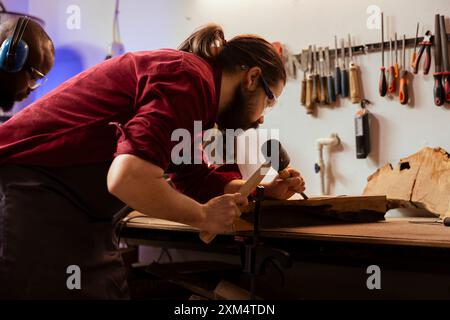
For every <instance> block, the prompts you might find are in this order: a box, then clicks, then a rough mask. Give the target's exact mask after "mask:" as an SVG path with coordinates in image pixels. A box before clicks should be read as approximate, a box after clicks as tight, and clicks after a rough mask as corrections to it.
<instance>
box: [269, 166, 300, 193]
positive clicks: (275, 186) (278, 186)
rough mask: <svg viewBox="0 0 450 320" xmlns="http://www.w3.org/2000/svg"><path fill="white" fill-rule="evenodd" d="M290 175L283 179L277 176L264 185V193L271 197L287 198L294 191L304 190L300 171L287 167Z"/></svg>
mask: <svg viewBox="0 0 450 320" xmlns="http://www.w3.org/2000/svg"><path fill="white" fill-rule="evenodd" d="M286 170H288V172H289V173H290V175H291V177H290V178H287V179H285V180H283V179H281V178H280V177H279V176H277V177H276V178H275V180H273V181H272V182H270V183H269V184H266V185H264V195H265V196H266V197H268V198H271V199H276V200H287V199H289V198H290V197H292V196H293V195H294V194H296V193H300V192H304V191H305V190H306V189H305V180H303V177H302V176H301V175H300V172H298V171H297V170H295V169H293V168H287V169H286Z"/></svg>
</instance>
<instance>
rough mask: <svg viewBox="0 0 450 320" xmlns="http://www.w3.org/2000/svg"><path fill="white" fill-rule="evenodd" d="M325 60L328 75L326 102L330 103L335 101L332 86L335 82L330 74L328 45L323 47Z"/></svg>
mask: <svg viewBox="0 0 450 320" xmlns="http://www.w3.org/2000/svg"><path fill="white" fill-rule="evenodd" d="M325 62H326V65H327V76H328V86H327V87H328V103H329V104H332V103H335V102H336V92H335V87H334V84H335V82H334V79H333V76H332V74H331V62H330V49H329V48H328V47H326V48H325Z"/></svg>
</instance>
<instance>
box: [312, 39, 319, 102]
mask: <svg viewBox="0 0 450 320" xmlns="http://www.w3.org/2000/svg"><path fill="white" fill-rule="evenodd" d="M313 48H314V49H313V65H314V66H313V68H314V72H313V76H312V78H313V94H312V101H313V103H316V102H319V97H320V76H319V70H318V64H319V61H318V59H317V50H316V46H315V45H314V46H313Z"/></svg>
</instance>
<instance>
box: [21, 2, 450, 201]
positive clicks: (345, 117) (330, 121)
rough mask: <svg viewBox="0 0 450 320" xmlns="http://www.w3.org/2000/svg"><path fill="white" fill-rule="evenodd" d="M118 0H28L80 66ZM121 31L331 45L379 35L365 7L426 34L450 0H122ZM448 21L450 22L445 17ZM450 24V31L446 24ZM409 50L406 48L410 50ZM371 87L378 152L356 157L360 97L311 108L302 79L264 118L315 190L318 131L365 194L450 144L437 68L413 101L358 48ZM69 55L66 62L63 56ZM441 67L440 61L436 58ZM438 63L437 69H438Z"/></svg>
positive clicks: (338, 185)
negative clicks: (387, 169) (421, 154)
mask: <svg viewBox="0 0 450 320" xmlns="http://www.w3.org/2000/svg"><path fill="white" fill-rule="evenodd" d="M114 2H115V1H114V0H95V1H93V0H90V1H88V0H78V1H77V0H29V9H30V12H31V13H32V14H35V15H38V16H40V17H42V18H44V19H45V20H46V21H47V26H48V30H49V33H50V35H51V36H52V37H53V38H54V39H55V42H56V44H57V46H58V47H70V48H72V50H74V51H75V52H78V53H79V56H80V61H81V65H82V67H83V68H85V67H89V66H92V65H94V64H95V63H97V62H100V61H101V60H102V59H103V57H104V55H105V52H106V47H107V45H108V43H109V42H111V31H110V29H111V21H112V16H113V7H114ZM121 2H122V8H121V20H120V21H121V29H122V30H121V31H122V38H123V41H124V42H125V45H126V48H127V49H128V50H142V49H154V48H160V47H176V46H177V45H178V44H179V43H180V42H181V41H182V40H183V39H184V38H185V37H186V36H188V35H189V34H190V32H191V31H192V30H194V29H195V28H197V27H199V26H201V25H202V24H205V23H207V22H217V23H220V24H222V25H223V26H224V29H225V33H226V37H228V38H231V37H232V36H234V35H237V34H241V33H256V34H260V35H262V36H264V37H266V38H267V39H268V40H270V41H276V40H278V41H281V42H283V43H285V44H287V45H288V46H289V47H290V48H291V49H292V50H293V51H295V52H299V51H300V50H301V49H302V48H306V47H307V46H308V45H310V44H317V46H330V47H333V46H334V39H333V36H334V35H335V34H336V35H338V36H339V37H347V34H348V33H349V32H350V33H351V34H352V36H353V39H354V42H355V44H362V43H364V42H365V43H370V42H375V41H379V31H378V30H368V29H367V27H366V20H367V18H368V14H367V13H366V9H367V7H368V6H370V5H378V6H380V7H381V9H382V10H383V11H384V12H385V16H386V17H387V20H388V22H387V31H388V32H389V33H390V34H393V32H398V34H399V36H401V35H402V34H403V33H406V35H407V37H413V36H414V34H415V26H416V22H417V21H419V22H420V23H421V28H420V34H423V33H424V31H425V30H428V29H430V30H432V31H434V14H435V13H441V14H445V15H447V17H449V16H450V2H449V1H448V0H429V1H421V0H397V1H388V0H378V1H372V0H370V1H368V0H360V1H351V0H341V1H331V0H323V1H320V0H315V1H306V0H279V1H273V0H272V1H270V0H246V1H243V0H169V1H156V0H151V1H145V0H122V1H121ZM71 4H76V5H79V6H80V8H81V10H82V11H81V13H82V28H81V30H75V31H70V30H68V29H67V28H66V27H65V24H66V17H67V14H66V13H65V11H66V8H67V6H69V5H71ZM447 30H450V24H449V20H448V18H447ZM448 32H450V31H448ZM408 58H409V54H408V56H407V59H408ZM357 62H358V64H359V65H361V69H362V75H363V85H364V92H365V97H366V98H367V99H369V100H370V101H372V103H373V104H372V105H371V106H370V111H371V112H372V114H373V115H374V116H375V117H376V121H375V123H374V124H375V126H374V132H373V133H374V137H373V147H374V152H373V153H372V155H371V157H370V159H367V160H357V159H356V155H355V142H354V140H355V138H354V126H353V117H354V113H355V111H356V106H355V105H352V104H350V103H349V101H348V100H343V101H342V103H341V104H340V106H339V107H338V108H335V109H329V108H320V110H319V113H318V117H317V118H312V117H310V116H308V115H306V113H305V111H304V109H303V108H302V107H301V106H300V105H299V81H291V82H289V83H288V84H287V86H286V88H285V91H284V93H283V95H282V97H281V99H280V100H281V101H280V105H279V107H278V108H277V109H276V110H274V111H273V112H272V113H271V114H270V117H269V118H267V119H266V124H265V126H264V127H265V128H276V129H279V130H280V138H281V141H282V142H283V143H284V144H285V146H286V148H287V149H288V151H289V152H290V155H291V158H292V164H293V165H294V166H295V167H298V168H299V169H301V171H302V172H303V175H304V176H305V178H306V180H307V185H308V193H310V194H318V193H319V181H318V177H317V176H316V174H315V173H314V171H313V166H314V163H315V162H316V160H317V155H316V148H315V140H316V139H317V138H321V137H327V136H329V135H330V134H331V133H332V132H336V133H338V134H339V136H340V137H341V139H342V142H343V147H342V149H341V150H339V151H338V152H335V153H333V155H332V159H331V161H332V164H333V173H334V184H333V188H332V192H333V193H334V194H360V193H361V192H362V190H363V188H364V186H365V183H366V178H367V176H369V175H370V174H371V173H373V172H374V171H375V170H376V169H377V168H378V167H380V166H383V165H384V164H386V163H387V162H392V163H396V162H397V161H398V160H399V158H400V157H404V156H407V155H410V154H412V153H415V152H416V151H418V150H419V149H421V148H422V147H424V146H441V147H443V148H445V149H447V150H448V151H450V133H449V125H450V108H448V107H447V108H437V107H435V106H434V105H433V96H432V87H433V81H432V80H433V79H432V76H431V75H428V76H423V75H419V76H417V77H416V78H415V80H414V82H413V91H414V97H415V103H414V106H413V107H405V106H401V105H400V104H399V103H398V102H397V101H396V100H390V99H387V98H380V97H379V95H378V89H377V88H378V85H377V83H378V77H379V67H380V54H379V53H373V54H369V55H367V56H365V57H358V58H357ZM66 63H69V62H68V61H66ZM433 67H434V66H433ZM433 67H432V69H431V72H430V74H432V72H433Z"/></svg>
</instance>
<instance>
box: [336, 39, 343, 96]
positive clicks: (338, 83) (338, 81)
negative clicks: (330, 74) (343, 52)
mask: <svg viewBox="0 0 450 320" xmlns="http://www.w3.org/2000/svg"><path fill="white" fill-rule="evenodd" d="M334 45H335V49H334V52H335V54H334V59H335V60H334V63H335V70H334V91H335V93H336V96H338V95H340V94H341V93H342V91H341V77H342V76H341V68H340V67H339V53H338V41H337V36H334Z"/></svg>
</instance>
